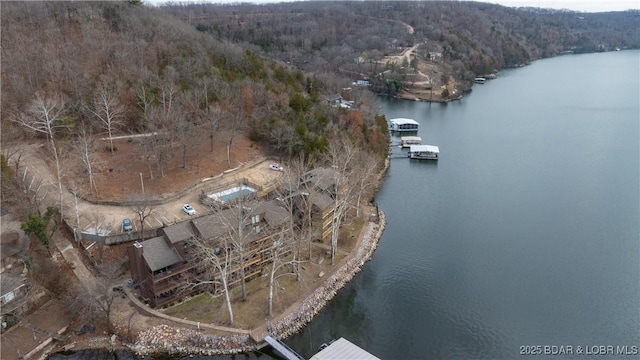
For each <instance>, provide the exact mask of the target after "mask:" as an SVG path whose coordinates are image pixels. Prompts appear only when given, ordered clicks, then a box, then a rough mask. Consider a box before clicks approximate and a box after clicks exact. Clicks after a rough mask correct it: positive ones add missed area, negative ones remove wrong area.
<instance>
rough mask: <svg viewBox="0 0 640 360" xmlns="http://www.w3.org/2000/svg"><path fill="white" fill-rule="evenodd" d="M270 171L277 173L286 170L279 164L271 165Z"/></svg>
mask: <svg viewBox="0 0 640 360" xmlns="http://www.w3.org/2000/svg"><path fill="white" fill-rule="evenodd" d="M269 169H271V170H275V171H284V168H283V167H282V165H280V164H278V163H271V164H269Z"/></svg>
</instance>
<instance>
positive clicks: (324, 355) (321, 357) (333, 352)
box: [311, 338, 380, 360]
mask: <svg viewBox="0 0 640 360" xmlns="http://www.w3.org/2000/svg"><path fill="white" fill-rule="evenodd" d="M334 359H358V360H380V358H378V357H376V356H374V355H372V354H370V353H369V352H367V351H366V350H364V349H362V348H360V347H359V346H357V345H355V344H354V343H352V342H350V341H349V340H347V339H345V338H340V339H338V340H336V341H334V342H332V343H331V344H330V345H329V346H327V347H326V348H324V349H322V350H321V351H320V352H318V353H317V354H315V355H313V356H312V357H311V360H334Z"/></svg>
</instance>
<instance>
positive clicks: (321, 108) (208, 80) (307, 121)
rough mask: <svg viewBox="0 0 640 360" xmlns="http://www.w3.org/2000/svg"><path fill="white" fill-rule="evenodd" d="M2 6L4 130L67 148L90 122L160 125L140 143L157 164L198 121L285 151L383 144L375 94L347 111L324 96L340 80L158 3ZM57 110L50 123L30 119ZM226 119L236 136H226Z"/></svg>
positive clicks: (107, 127)
mask: <svg viewBox="0 0 640 360" xmlns="http://www.w3.org/2000/svg"><path fill="white" fill-rule="evenodd" d="M0 6H1V9H2V24H3V26H2V65H3V66H2V95H3V96H2V100H1V101H2V109H3V111H2V135H3V140H4V141H7V140H15V139H20V138H25V137H27V136H32V135H33V134H35V135H36V136H41V137H42V138H43V139H45V138H55V140H57V141H58V142H59V146H60V148H59V149H57V150H56V151H57V152H64V151H65V149H66V150H70V148H71V145H73V144H75V143H77V142H78V140H79V139H80V135H81V133H82V134H86V133H90V134H95V135H100V136H104V135H105V134H106V135H109V136H113V135H119V134H138V133H154V134H157V135H156V136H153V137H149V138H145V140H144V141H140V144H139V152H140V153H142V154H144V156H145V157H147V158H148V160H149V163H152V164H154V166H155V167H156V168H158V169H160V170H162V167H163V166H164V165H163V162H165V160H166V159H167V158H168V157H169V156H171V155H172V154H171V153H173V152H174V151H171V149H172V148H176V147H177V148H183V147H184V148H185V149H187V147H189V146H190V145H191V144H190V139H191V138H192V136H191V135H190V134H193V133H194V132H198V133H202V132H208V133H209V132H210V133H211V134H210V138H211V141H212V142H213V141H227V142H232V141H233V137H234V136H235V135H236V134H241V133H242V134H246V135H247V136H249V137H250V138H251V139H252V140H253V141H255V142H257V143H262V144H266V145H267V146H269V147H270V148H271V149H273V151H274V152H276V153H278V154H280V155H282V156H283V157H287V156H294V155H296V154H299V153H305V154H307V155H309V156H314V155H319V154H322V153H323V152H324V151H325V150H326V149H327V146H328V143H329V141H330V139H332V138H335V137H336V134H346V135H347V136H348V137H349V138H350V139H351V140H352V142H353V143H354V144H357V145H358V146H361V147H363V148H366V149H369V150H370V151H372V152H374V153H378V154H385V153H386V146H387V141H386V140H384V139H385V135H384V134H385V132H386V122H385V121H384V119H383V118H380V117H376V113H375V107H374V105H373V104H374V102H375V100H374V97H373V96H372V95H367V94H366V93H363V94H362V96H360V98H359V103H358V105H359V110H358V111H351V112H346V111H344V110H342V111H341V110H340V109H338V108H335V107H332V106H330V104H329V103H328V102H327V101H326V99H325V96H326V95H328V94H335V93H336V92H337V91H339V89H340V85H341V84H340V81H339V80H336V79H335V78H331V77H327V76H317V75H315V74H313V73H310V72H304V71H302V70H299V69H295V68H293V67H291V66H288V65H287V64H285V63H284V62H279V61H277V60H268V59H265V58H263V57H261V56H259V55H258V54H257V53H256V52H255V51H252V50H250V49H244V48H243V47H241V46H239V45H238V44H233V43H230V42H228V41H226V40H225V39H218V38H214V37H212V36H210V35H209V34H206V33H202V32H199V31H197V30H196V29H194V28H193V27H191V26H189V25H188V24H187V23H185V22H183V21H182V20H181V19H178V18H176V17H173V16H171V15H170V14H168V13H166V12H164V11H161V10H159V9H157V8H153V7H148V6H144V5H143V4H142V3H140V2H136V1H123V2H57V1H56V2H2V4H1V5H0ZM53 113H55V114H56V116H57V117H56V124H55V125H56V126H55V127H54V128H53V129H51V130H52V131H51V132H50V133H46V134H45V133H42V132H41V131H37V130H36V131H25V130H28V129H27V127H25V126H21V125H25V124H24V122H25V120H28V119H41V118H43V117H44V118H46V117H47V116H48V115H51V114H53ZM221 129H224V130H225V131H227V132H229V133H230V134H231V136H230V137H231V138H227V139H220V138H217V133H218V132H219V131H220V130H221ZM31 130H33V129H31ZM50 135H51V136H50ZM69 140H72V141H69ZM212 146H213V145H212ZM109 150H111V151H112V152H113V151H114V150H117V149H113V148H112V149H109ZM67 152H68V151H67ZM174 156H175V155H174Z"/></svg>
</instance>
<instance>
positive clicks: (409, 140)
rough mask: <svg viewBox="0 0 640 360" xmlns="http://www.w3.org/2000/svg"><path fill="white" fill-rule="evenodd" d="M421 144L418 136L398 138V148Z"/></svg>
mask: <svg viewBox="0 0 640 360" xmlns="http://www.w3.org/2000/svg"><path fill="white" fill-rule="evenodd" d="M420 144H422V138H421V137H420V136H402V137H400V146H401V147H403V148H405V147H410V146H411V145H420Z"/></svg>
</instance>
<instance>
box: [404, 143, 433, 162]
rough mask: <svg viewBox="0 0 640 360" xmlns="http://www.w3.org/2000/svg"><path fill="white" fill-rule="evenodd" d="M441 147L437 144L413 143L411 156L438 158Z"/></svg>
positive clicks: (410, 151)
mask: <svg viewBox="0 0 640 360" xmlns="http://www.w3.org/2000/svg"><path fill="white" fill-rule="evenodd" d="M438 156H440V149H439V148H438V147H437V146H435V145H411V147H409V158H411V159H425V160H438Z"/></svg>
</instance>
